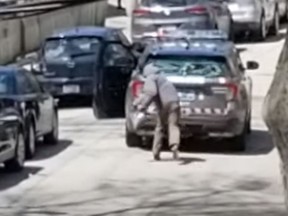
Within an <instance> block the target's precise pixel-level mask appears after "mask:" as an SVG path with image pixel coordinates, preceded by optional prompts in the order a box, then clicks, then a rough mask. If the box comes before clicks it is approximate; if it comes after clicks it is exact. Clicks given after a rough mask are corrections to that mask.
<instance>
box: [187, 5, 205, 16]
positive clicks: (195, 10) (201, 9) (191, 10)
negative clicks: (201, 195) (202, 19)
mask: <svg viewBox="0 0 288 216" xmlns="http://www.w3.org/2000/svg"><path fill="white" fill-rule="evenodd" d="M185 12H187V13H195V14H201V13H205V12H207V8H206V7H203V6H196V7H192V8H188V9H186V10H185Z"/></svg>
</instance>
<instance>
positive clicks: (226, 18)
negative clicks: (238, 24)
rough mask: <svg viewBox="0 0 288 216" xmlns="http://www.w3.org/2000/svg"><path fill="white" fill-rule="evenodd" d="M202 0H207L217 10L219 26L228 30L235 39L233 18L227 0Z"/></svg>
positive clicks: (220, 28)
mask: <svg viewBox="0 0 288 216" xmlns="http://www.w3.org/2000/svg"><path fill="white" fill-rule="evenodd" d="M202 2H206V3H207V4H209V5H210V6H211V7H212V8H213V9H214V10H215V12H216V18H217V19H216V21H217V26H218V27H217V28H218V29H219V30H222V31H224V32H226V34H227V35H228V36H229V39H230V40H234V29H233V27H234V25H233V18H232V14H231V12H230V10H229V7H228V4H227V2H225V1H223V0H202Z"/></svg>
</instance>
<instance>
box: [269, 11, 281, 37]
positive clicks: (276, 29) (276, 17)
mask: <svg viewBox="0 0 288 216" xmlns="http://www.w3.org/2000/svg"><path fill="white" fill-rule="evenodd" d="M279 29H280V16H279V12H278V10H276V11H275V14H274V21H273V26H272V27H271V34H272V35H274V36H277V35H278V33H279Z"/></svg>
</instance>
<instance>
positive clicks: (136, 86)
mask: <svg viewBox="0 0 288 216" xmlns="http://www.w3.org/2000/svg"><path fill="white" fill-rule="evenodd" d="M143 85H144V83H143V82H141V81H139V80H135V81H133V83H132V95H133V97H134V98H135V97H138V96H139V94H140V92H141V90H142V88H143Z"/></svg>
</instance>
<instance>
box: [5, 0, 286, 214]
mask: <svg viewBox="0 0 288 216" xmlns="http://www.w3.org/2000/svg"><path fill="white" fill-rule="evenodd" d="M111 2H112V3H115V2H116V1H115V2H114V1H111ZM114 10H115V13H113V14H112V15H113V16H111V17H110V18H108V19H107V21H106V24H107V26H113V27H121V28H124V29H125V31H126V32H127V31H129V30H127V17H126V16H125V15H124V14H123V15H121V14H120V15H119V14H117V13H116V12H117V11H116V9H114ZM284 35H285V30H284V29H282V30H281V33H280V34H279V36H277V38H269V39H267V40H266V41H265V42H261V43H260V42H259V43H249V42H247V41H246V42H243V43H242V42H241V43H239V47H241V48H243V50H244V51H243V52H242V56H243V60H256V61H258V62H259V63H260V68H259V69H258V70H256V71H253V72H248V73H249V74H250V75H251V77H252V79H253V106H252V107H253V113H252V116H253V118H252V126H253V132H252V134H251V136H250V137H249V140H248V147H247V150H246V151H245V152H242V153H229V152H226V151H225V148H223V146H225V145H229V143H225V145H224V143H222V142H215V143H214V142H213V143H212V142H211V141H207V142H199V141H194V142H192V141H191V142H190V143H185V146H184V145H183V146H182V148H181V149H182V152H181V155H180V157H181V160H180V161H179V162H175V161H172V160H170V158H171V154H170V153H169V152H167V153H164V154H163V160H162V161H161V162H154V161H153V160H152V159H153V158H152V155H151V152H150V150H147V149H141V148H130V149H129V148H127V146H126V144H125V139H124V137H125V133H124V132H125V125H124V119H123V118H116V119H109V120H96V119H95V118H94V116H93V113H92V109H91V108H89V107H78V108H75V107H72V108H69V107H66V108H62V109H61V110H60V111H59V117H60V143H59V144H58V145H57V146H46V145H43V146H41V147H39V148H38V151H39V152H38V153H37V155H36V157H35V159H33V160H32V161H29V162H27V163H26V168H25V170H24V171H23V172H21V173H17V174H7V173H5V172H4V171H3V170H2V169H0V215H1V216H6V215H7V216H12V215H19V216H25V215H32V216H34V215H35V216H36V215H37V216H38V215H39V216H42V215H69V216H70V215H71V216H73V215H75V216H76V215H77V216H78V215H79V216H80V215H81V216H82V215H83V216H106V215H107V216H108V215H109V216H110V215H125V216H127V215H133V216H136V215H149V216H154V215H157V216H161V215H169V216H170V215H171V216H172V215H173V216H174V215H177V216H178V215H179V216H180V215H199V216H204V215H205V216H208V215H209V216H210V215H213V216H214V215H215V216H218V215H219V216H220V215H221V216H232V215H233V216H242V215H247V214H250V215H253V216H258V215H259V216H260V215H261V216H270V215H274V216H282V215H286V213H285V209H284V204H283V194H282V185H281V177H280V171H279V159H278V153H277V151H276V149H275V148H274V147H273V145H272V141H271V138H270V136H269V135H268V133H267V129H266V127H265V125H264V123H263V121H262V113H261V108H262V102H263V99H264V96H265V94H266V92H267V90H268V88H269V85H270V82H271V81H272V78H273V73H274V71H275V66H276V63H277V60H278V55H279V53H280V51H281V47H282V45H283V42H284Z"/></svg>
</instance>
